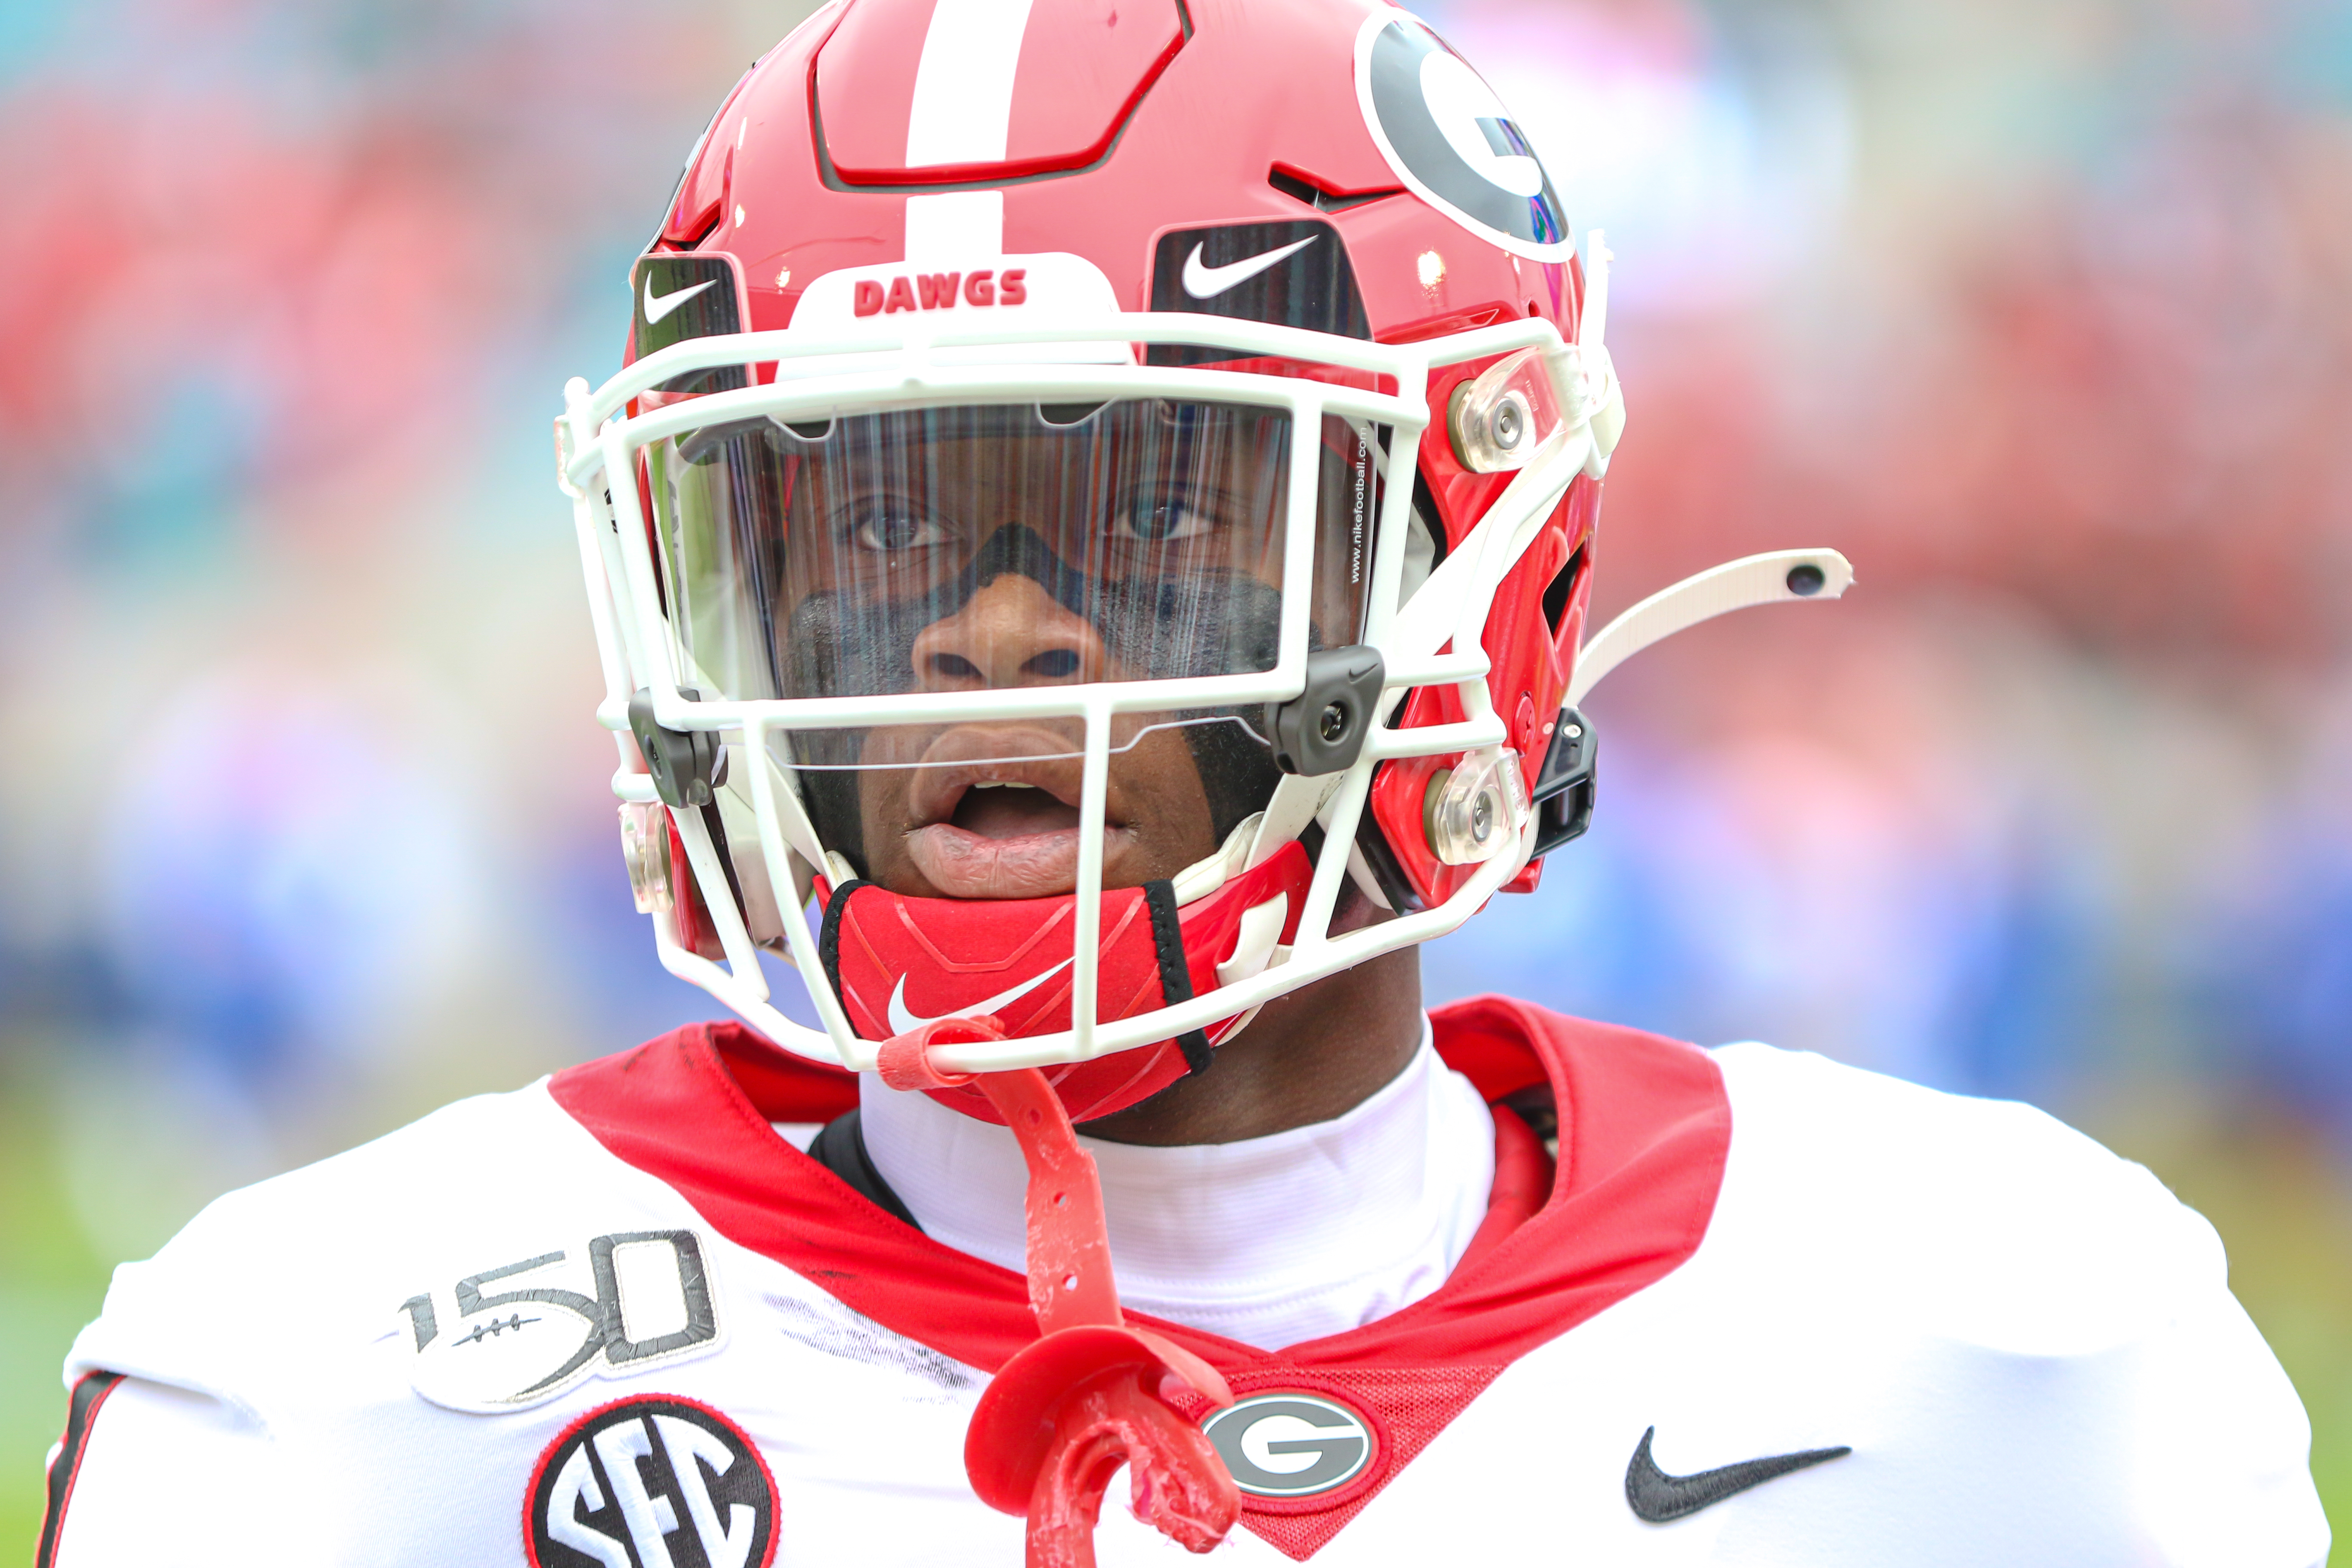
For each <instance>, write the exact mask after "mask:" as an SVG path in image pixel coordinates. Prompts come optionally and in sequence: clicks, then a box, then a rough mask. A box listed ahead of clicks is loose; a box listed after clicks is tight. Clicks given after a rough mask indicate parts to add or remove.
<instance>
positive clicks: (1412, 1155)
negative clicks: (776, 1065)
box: [858, 1023, 1495, 1350]
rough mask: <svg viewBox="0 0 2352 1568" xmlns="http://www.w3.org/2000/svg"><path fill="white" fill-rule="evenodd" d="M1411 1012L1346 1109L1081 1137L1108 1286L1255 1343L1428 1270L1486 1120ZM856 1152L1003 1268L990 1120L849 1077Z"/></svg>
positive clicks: (1338, 1326)
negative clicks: (1292, 1119) (1377, 1082)
mask: <svg viewBox="0 0 2352 1568" xmlns="http://www.w3.org/2000/svg"><path fill="white" fill-rule="evenodd" d="M1427 1030H1428V1026H1427V1025H1426V1023H1424V1024H1423V1035H1422V1044H1421V1049H1420V1050H1419V1051H1417V1052H1415V1053H1414V1055H1413V1058H1412V1062H1411V1063H1410V1064H1408V1065H1407V1066H1406V1068H1405V1069H1404V1070H1403V1071H1402V1072H1401V1073H1399V1074H1398V1075H1397V1076H1396V1078H1395V1079H1392V1080H1391V1081H1390V1082H1389V1084H1388V1085H1387V1086H1386V1087H1384V1088H1382V1089H1381V1090H1380V1091H1379V1092H1378V1093H1376V1094H1374V1095H1373V1096H1372V1097H1371V1098H1370V1100H1365V1101H1364V1102H1363V1103H1362V1104H1361V1105H1359V1106H1357V1107H1356V1108H1355V1109H1354V1110H1350V1111H1349V1112H1348V1113H1347V1114H1346V1115H1344V1116H1341V1117H1339V1118H1338V1119H1336V1120H1334V1121H1323V1122H1318V1123H1316V1124H1314V1125H1312V1126H1308V1127H1296V1128H1293V1129H1291V1130H1290V1131H1286V1132H1276V1133H1274V1134H1273V1135H1271V1136H1269V1137H1265V1138H1251V1139H1245V1140H1244V1141H1243V1142H1238V1143H1195V1144H1186V1145H1181V1146H1179V1147H1175V1148H1148V1147H1144V1146H1142V1145H1139V1144H1133V1143H1107V1142H1103V1141H1101V1140H1100V1139H1095V1138H1085V1137H1082V1138H1080V1139H1079V1140H1078V1142H1079V1143H1080V1144H1081V1145H1082V1146H1083V1147H1084V1148H1085V1149H1086V1150H1087V1152H1088V1153H1090V1154H1092V1155H1093V1156H1094V1158H1095V1164H1096V1166H1097V1168H1098V1169H1099V1170H1100V1171H1101V1173H1102V1185H1103V1206H1104V1209H1105V1212H1106V1215H1107V1216H1108V1222H1109V1230H1110V1250H1111V1261H1112V1264H1113V1266H1114V1268H1116V1269H1117V1271H1118V1294H1119V1299H1120V1300H1121V1301H1122V1302H1124V1303H1125V1304H1126V1305H1127V1306H1129V1307H1130V1308H1133V1309H1134V1310H1138V1311H1142V1312H1149V1313H1150V1314H1152V1315H1153V1316H1155V1317H1161V1318H1166V1319H1169V1320H1171V1321H1175V1322H1179V1323H1184V1324H1187V1325H1189V1326H1191V1327H1193V1328H1198V1329H1205V1330H1208V1331H1212V1332H1214V1333H1220V1334H1223V1335H1225V1336H1227V1337H1228V1338H1231V1339H1235V1340H1239V1341H1241V1342H1244V1344H1252V1345H1256V1346H1258V1347H1260V1348H1261V1349H1265V1350H1276V1349H1279V1348H1281V1347H1282V1346H1284V1345H1291V1344H1297V1343H1298V1342H1300V1341H1302V1340H1311V1339H1320V1338H1322V1337H1323V1336H1325V1335H1327V1334H1336V1333H1339V1332H1341V1331H1345V1330H1348V1329H1352V1328H1358V1327H1360V1326H1361V1325H1363V1324H1365V1323H1369V1322H1370V1321H1373V1320H1374V1319H1376V1318H1381V1317H1385V1316H1386V1315H1387V1314H1389V1313H1391V1312H1393V1311H1395V1310H1397V1309H1399V1308H1400V1307H1405V1306H1409V1305H1411V1304H1412V1302H1414V1301H1417V1300H1421V1299H1422V1298H1423V1296H1426V1295H1428V1294H1429V1293H1430V1292H1431V1291H1433V1290H1434V1289H1437V1288H1438V1286H1439V1285H1441V1284H1443V1283H1444V1280H1445V1277H1446V1275H1447V1274H1449V1273H1451V1272H1452V1271H1453V1268H1454V1265H1455V1264H1456V1263H1458V1262H1460V1261H1461V1258H1462V1254H1463V1252H1464V1251H1465V1249H1466V1248H1467V1247H1469V1245H1470V1237H1472V1235H1474V1234H1475V1232H1476V1230H1477V1228H1478V1225H1479V1222H1480V1221H1482V1220H1483V1219H1485V1218H1486V1202H1487V1196H1488V1194H1490V1193H1491V1192H1492V1190H1493V1188H1494V1184H1495V1122H1494V1117H1493V1113H1492V1112H1490V1111H1489V1110H1487V1108H1486V1101H1485V1100H1483V1099H1482V1098H1480V1096H1479V1094H1478V1091H1477V1090H1476V1089H1473V1088H1472V1087H1471V1086H1470V1082H1469V1080H1468V1079H1465V1078H1464V1077H1463V1076H1462V1075H1461V1074H1459V1073H1457V1072H1454V1071H1452V1070H1450V1069H1449V1068H1447V1067H1446V1066H1445V1064H1444V1062H1443V1061H1441V1060H1440V1059H1439V1058H1438V1055H1437V1052H1436V1050H1435V1048H1434V1047H1433V1046H1432V1045H1431V1044H1430V1039H1429V1035H1428V1032H1427ZM858 1087H859V1095H858V1100H859V1104H860V1106H861V1108H862V1110H863V1112H864V1114H863V1116H862V1118H861V1123H862V1128H863V1131H864V1132H865V1136H866V1152H867V1153H868V1154H869V1155H870V1156H871V1157H872V1159H873V1161H874V1165H875V1168H876V1169H877V1171H879V1172H880V1173H881V1174H882V1179H883V1180H884V1181H886V1182H887V1183H888V1184H890V1188H891V1190H892V1191H893V1192H895V1193H897V1194H898V1197H899V1198H900V1200H901V1201H902V1202H904V1203H905V1204H906V1205H907V1207H908V1211H909V1212H910V1213H912V1214H913V1215H914V1216H915V1218H916V1220H917V1222H918V1223H919V1224H920V1225H921V1226H922V1227H923V1230H924V1232H925V1233H926V1234H927V1235H929V1236H930V1237H932V1238H933V1239H934V1240H937V1241H940V1242H943V1243H945V1244H946V1245H948V1246H950V1247H955V1248H956V1249H958V1250H959V1251H961V1252H967V1253H970V1254H971V1255H972V1256H973V1257H975V1258H985V1259H987V1260H988V1261H989V1262H991V1263H995V1264H1000V1265H1002V1266H1003V1267H1004V1268H1012V1269H1015V1270H1018V1269H1020V1268H1022V1266H1023V1251H1024V1222H1023V1218H1022V1200H1023V1194H1024V1189H1025V1187H1026V1184H1027V1173H1026V1171H1025V1168H1024V1165H1023V1164H1022V1160H1021V1150H1020V1146H1019V1145H1018V1144H1017V1143H1015V1142H1013V1134H1012V1133H1011V1132H1009V1131H1006V1130H1005V1129H1003V1128H1002V1127H997V1126H993V1125H992V1124H990V1123H988V1122H984V1121H974V1120H973V1119H972V1118H971V1117H969V1116H965V1115H963V1114H962V1113H961V1112H960V1111H955V1110H949V1109H948V1108H947V1107H945V1106H943V1105H940V1103H939V1102H938V1101H936V1100H932V1099H930V1098H929V1096H927V1095H920V1094H902V1093H899V1092H898V1091H896V1090H893V1089H887V1088H885V1087H883V1085H882V1083H881V1081H880V1080H879V1079H877V1078H875V1077H874V1076H872V1075H870V1074H866V1075H861V1076H860V1078H859V1080H858Z"/></svg>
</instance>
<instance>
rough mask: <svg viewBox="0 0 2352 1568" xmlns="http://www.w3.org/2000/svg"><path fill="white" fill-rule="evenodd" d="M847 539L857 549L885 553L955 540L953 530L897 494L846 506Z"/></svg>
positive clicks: (927, 547)
mask: <svg viewBox="0 0 2352 1568" xmlns="http://www.w3.org/2000/svg"><path fill="white" fill-rule="evenodd" d="M845 531H846V532H847V533H848V535H849V539H850V542H851V543H853V544H855V545H856V546H857V548H858V549H860V550H872V551H877V552H886V553H889V552H898V551H906V550H930V549H935V548H937V547H938V546H940V545H942V544H951V543H953V542H955V537H956V536H955V531H953V530H952V529H950V527H949V526H948V525H947V524H946V523H944V522H942V521H940V520H939V519H938V518H936V517H933V516H932V515H931V514H930V513H929V512H928V511H926V510H923V508H922V507H920V506H919V505H917V504H916V503H914V502H913V501H909V500H906V499H904V498H903V497H898V496H875V497H870V498H868V499H866V500H861V501H858V502H856V504H854V505H853V506H851V507H850V508H849V514H848V516H847V518H846V519H845Z"/></svg>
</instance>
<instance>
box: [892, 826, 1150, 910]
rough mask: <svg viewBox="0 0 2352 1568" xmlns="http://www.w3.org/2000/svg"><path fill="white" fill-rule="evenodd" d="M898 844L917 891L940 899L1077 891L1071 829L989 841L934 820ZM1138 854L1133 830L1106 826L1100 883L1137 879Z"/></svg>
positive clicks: (1027, 896)
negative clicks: (917, 884)
mask: <svg viewBox="0 0 2352 1568" xmlns="http://www.w3.org/2000/svg"><path fill="white" fill-rule="evenodd" d="M903 842H904V843H905V846H906V858H907V868H908V870H911V871H912V872H913V873H914V874H915V877H917V878H919V879H921V881H922V882H923V883H924V884H925V887H924V888H923V889H922V891H923V892H926V893H929V894H933V895H936V896H938V897H940V898H948V899H1051V898H1058V897H1060V896H1062V895H1064V894H1066V893H1072V892H1075V891H1076V890H1077V886H1078V850H1079V847H1080V846H1079V832H1078V829H1076V828H1075V827H1060V828H1053V829H1050V830H1047V831H1045V832H1042V833H1024V834H1017V835H1014V836H1013V837H1003V838H992V837H984V836H982V835H981V834H978V833H971V832H968V831H966V830H965V829H963V828H961V827H958V826H955V825H953V824H952V823H946V822H935V823H932V824H931V825H930V826H927V827H919V828H917V829H915V830H914V831H913V832H911V833H908V835H907V836H906V838H905V839H904V841H903ZM1144 850H1145V847H1144V845H1143V843H1142V836H1141V835H1140V834H1139V833H1138V832H1137V831H1136V830H1135V829H1133V828H1131V827H1127V826H1117V825H1110V824H1106V825H1105V826H1104V827H1103V837H1102V851H1103V854H1102V864H1103V884H1102V885H1103V886H1104V887H1106V888H1120V887H1131V886H1134V885H1135V884H1136V883H1137V882H1139V881H1140V880H1141V878H1140V877H1138V876H1136V875H1134V874H1133V871H1134V868H1135V867H1136V866H1137V865H1138V864H1139V862H1140V861H1142V860H1144V859H1146V858H1149V857H1148V856H1147V855H1146V854H1145V852H1144ZM904 890H906V891H909V892H912V891H915V889H904Z"/></svg>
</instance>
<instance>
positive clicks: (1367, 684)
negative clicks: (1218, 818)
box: [1265, 644, 1388, 778]
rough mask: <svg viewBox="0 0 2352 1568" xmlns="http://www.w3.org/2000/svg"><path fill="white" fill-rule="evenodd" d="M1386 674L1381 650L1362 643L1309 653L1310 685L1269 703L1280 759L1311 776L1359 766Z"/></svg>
mask: <svg viewBox="0 0 2352 1568" xmlns="http://www.w3.org/2000/svg"><path fill="white" fill-rule="evenodd" d="M1387 674H1388V667H1387V665H1386V664H1385V663H1384V662H1383V661H1382V659H1381V650H1380V649H1378V648H1376V647H1369V646H1366V645H1363V644H1358V645H1356V646H1355V647H1333V648H1325V649H1323V650H1322V651H1320V652H1318V653H1310V654H1308V655H1307V687H1306V689H1305V690H1303V691H1301V692H1300V693H1299V694H1298V695H1297V696H1296V697H1294V698H1292V699H1291V700H1289V701H1287V702H1269V703H1267V704H1266V710H1265V721H1266V729H1267V731H1269V732H1270V734H1271V735H1272V737H1273V741H1274V762H1275V765H1276V767H1278V768H1280V769H1281V770H1282V771H1283V772H1284V773H1304V774H1306V775H1307V777H1309V778H1319V777H1321V776H1322V775H1323V774H1325V773H1339V771H1340V770H1342V769H1344V768H1349V767H1352V766H1354V765H1355V762H1356V757H1357V754H1358V753H1359V752H1361V751H1362V750H1363V749H1364V737H1365V736H1366V735H1368V734H1370V732H1371V727H1372V714H1373V711H1374V710H1375V709H1377V707H1378V706H1379V704H1380V700H1381V683H1382V682H1383V680H1384V679H1386V678H1387Z"/></svg>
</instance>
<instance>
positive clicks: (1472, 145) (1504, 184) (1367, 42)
mask: <svg viewBox="0 0 2352 1568" xmlns="http://www.w3.org/2000/svg"><path fill="white" fill-rule="evenodd" d="M1356 95H1357V99H1358V101H1359V102H1360V104H1361V105H1362V107H1363V111H1364V123H1365V125H1366V127H1367V128H1369V129H1370V132H1371V133H1372V140H1373V141H1374V142H1377V143H1379V145H1380V149H1381V155H1382V156H1383V157H1385V158H1386V159H1387V160H1388V161H1389V165H1390V166H1391V168H1393V169H1394V170H1395V171H1396V173H1397V177H1398V178H1399V179H1401V180H1402V181H1403V182H1404V183H1405V184H1406V186H1407V187H1408V188H1410V189H1411V190H1412V193H1413V194H1414V195H1417V196H1419V197H1420V198H1421V199H1422V200H1423V201H1425V202H1427V203H1428V204H1429V205H1432V206H1433V207H1435V208H1437V209H1438V210H1439V211H1440V212H1442V213H1444V215H1445V216H1448V217H1450V218H1452V219H1454V222H1456V223H1458V224H1460V225H1462V226H1464V227H1465V228H1467V229H1469V230H1470V231H1471V232H1472V233H1473V234H1475V235H1477V236H1479V237H1481V238H1483V239H1486V240H1488V241H1490V242H1491V243H1493V244H1495V245H1498V246H1500V247H1503V248H1504V249H1505V250H1508V251H1511V252H1513V253H1514V254H1517V255H1519V256H1525V257H1528V258H1530V259H1533V260H1537V261H1565V260H1567V259H1568V258H1569V256H1570V254H1571V253H1572V252H1573V251H1574V249H1575V244H1574V242H1573V241H1572V240H1571V239H1570V237H1569V233H1568V224H1567V221H1566V220H1565V219H1564V218H1562V217H1561V216H1560V208H1559V196H1558V195H1555V194H1554V193H1553V191H1552V188H1551V177H1550V176H1549V174H1545V173H1544V166H1543V164H1542V163H1541V162H1540V161H1539V160H1538V158H1537V157H1536V155H1535V150H1534V149H1533V148H1531V147H1529V146H1528V141H1527V138H1526V136H1524V135H1523V134H1521V133H1520V131H1519V126H1518V122H1517V121H1515V120H1513V119H1512V118H1511V114H1510V110H1507V109H1505V108H1504V107H1503V101H1502V100H1501V99H1499V98H1496V96H1495V89H1492V88H1490V87H1488V86H1487V85H1486V82H1485V81H1484V80H1483V79H1481V78H1480V77H1479V75H1478V73H1477V72H1476V71H1475V70H1473V69H1471V68H1470V66H1469V63H1468V62H1467V61H1465V60H1464V59H1463V58H1462V57H1461V56H1459V55H1457V54H1455V53H1454V51H1453V50H1452V49H1450V48H1447V47H1445V43H1444V40H1443V39H1441V38H1440V37H1438V36H1437V35H1436V34H1435V33H1433V32H1431V31H1430V30H1429V27H1428V26H1427V25H1426V24H1424V23H1423V22H1422V21H1420V20H1419V19H1418V18H1416V17H1412V16H1407V15H1406V14H1405V13H1403V12H1402V11H1381V12H1376V13H1375V14H1373V15H1372V16H1370V17H1368V18H1367V19H1366V20H1365V22H1364V26H1363V30H1362V31H1361V32H1360V33H1359V34H1358V35H1357V38H1356Z"/></svg>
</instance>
